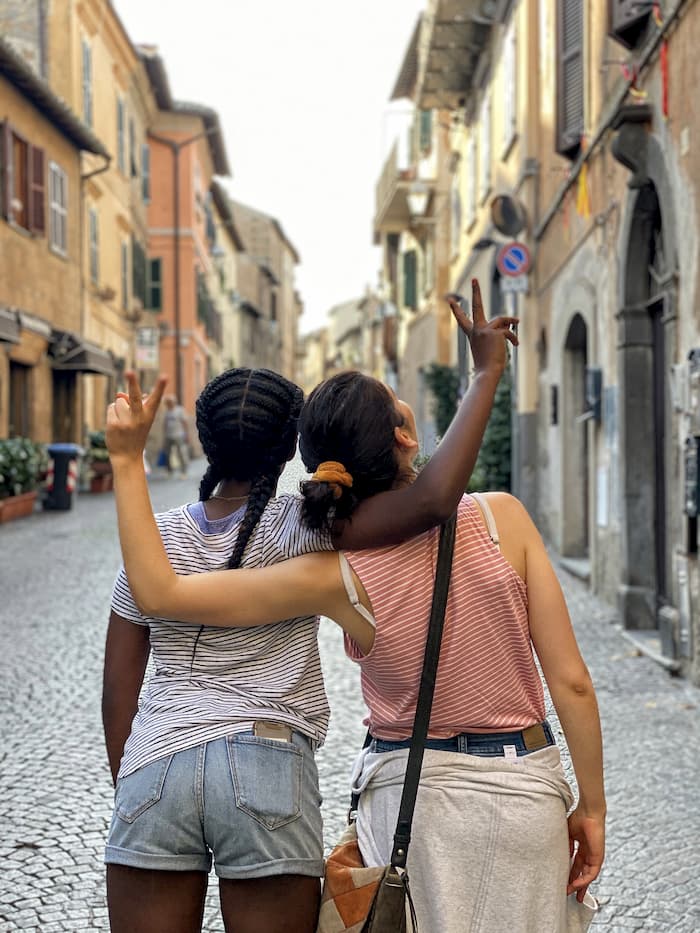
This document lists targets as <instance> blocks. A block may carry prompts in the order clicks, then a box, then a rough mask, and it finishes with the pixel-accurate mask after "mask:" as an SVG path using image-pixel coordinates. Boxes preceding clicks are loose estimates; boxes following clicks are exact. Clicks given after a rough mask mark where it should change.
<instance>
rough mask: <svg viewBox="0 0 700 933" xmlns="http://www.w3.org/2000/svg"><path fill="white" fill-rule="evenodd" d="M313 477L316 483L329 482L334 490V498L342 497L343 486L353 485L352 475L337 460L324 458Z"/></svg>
mask: <svg viewBox="0 0 700 933" xmlns="http://www.w3.org/2000/svg"><path fill="white" fill-rule="evenodd" d="M311 479H312V481H313V482H315V483H328V485H329V486H330V487H331V489H332V490H333V498H334V499H340V497H341V496H342V495H343V486H345V487H346V488H347V489H349V488H350V487H351V486H352V476H351V475H350V474H349V473H348V471H347V470H346V469H345V467H344V466H343V464H342V463H338V461H337V460H324V461H323V463H319V465H318V468H317V470H316V472H315V473H314V475H313V476H312V477H311Z"/></svg>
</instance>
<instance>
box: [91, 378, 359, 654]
mask: <svg viewBox="0 0 700 933" xmlns="http://www.w3.org/2000/svg"><path fill="white" fill-rule="evenodd" d="M127 382H128V386H129V394H128V397H127V396H124V395H120V396H119V397H118V398H117V401H116V402H115V403H114V404H113V405H110V407H109V410H108V413H107V429H106V437H107V447H108V449H109V452H110V459H111V462H112V470H113V472H114V492H115V500H116V504H117V521H118V526H119V539H120V542H121V548H122V556H123V558H124V568H125V570H126V575H127V578H128V580H129V588H130V590H131V593H132V595H133V597H134V600H135V601H136V604H137V605H138V607H139V609H140V610H141V611H142V612H143V613H144V615H146V616H151V617H156V618H165V619H171V620H174V621H182V622H197V623H199V624H201V625H214V626H225V627H233V626H251V625H263V624H271V623H274V622H279V621H280V620H281V619H290V618H295V617H297V616H308V615H316V614H319V613H322V614H324V615H328V616H329V617H330V618H333V619H335V620H336V621H337V622H338V623H339V624H340V625H342V626H343V628H344V629H345V630H346V631H347V632H348V633H349V634H351V635H352V637H353V638H355V639H359V642H360V644H361V646H363V647H364V648H365V649H366V648H367V646H371V640H372V637H373V636H372V632H371V630H368V623H367V622H366V621H365V620H363V619H362V617H361V616H360V615H359V613H356V612H355V611H354V610H353V609H352V607H351V606H350V603H349V602H348V600H347V597H346V596H345V588H344V586H343V582H342V578H341V574H340V567H339V563H338V555H337V554H333V553H328V552H326V553H318V554H307V555H305V556H303V557H297V558H295V559H294V560H290V561H284V562H283V563H280V564H276V565H275V566H273V567H265V568H261V569H256V570H221V571H217V572H214V573H195V574H189V575H183V576H180V575H178V574H176V573H175V571H174V570H173V568H172V566H171V564H170V561H169V560H168V555H167V553H166V551H165V548H164V547H163V540H162V538H161V536H160V532H159V531H158V526H157V525H156V522H155V518H154V517H153V511H152V508H151V500H150V496H149V492H148V483H147V481H146V474H145V471H144V467H143V448H144V445H145V442H146V438H147V436H148V432H149V429H150V427H151V425H152V423H153V418H154V417H155V412H156V410H157V408H158V405H159V403H160V400H161V398H162V395H163V390H164V388H165V380H164V379H162V378H161V379H159V380H158V383H157V385H156V388H155V389H154V391H153V393H152V394H151V395H150V396H149V397H148V398H147V399H145V400H144V399H143V398H142V396H141V390H140V388H139V386H138V383H137V381H136V378H135V376H134V374H133V373H128V374H127Z"/></svg>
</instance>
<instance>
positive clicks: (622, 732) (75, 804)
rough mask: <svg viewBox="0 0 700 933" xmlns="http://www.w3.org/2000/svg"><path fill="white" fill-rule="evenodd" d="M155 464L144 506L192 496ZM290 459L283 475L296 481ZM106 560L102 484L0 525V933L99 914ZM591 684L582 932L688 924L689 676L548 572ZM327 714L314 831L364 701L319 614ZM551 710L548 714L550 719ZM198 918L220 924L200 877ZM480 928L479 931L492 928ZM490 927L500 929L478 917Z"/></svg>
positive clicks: (339, 804)
mask: <svg viewBox="0 0 700 933" xmlns="http://www.w3.org/2000/svg"><path fill="white" fill-rule="evenodd" d="M197 466H198V465H197V464H195V465H193V466H192V467H191V473H192V475H193V478H192V479H190V480H171V481H161V480H159V479H158V478H154V481H153V483H152V490H153V500H154V504H155V507H156V508H158V509H162V508H166V507H170V506H172V505H174V504H176V503H178V502H181V501H184V500H185V499H186V498H188V497H192V496H194V495H195V494H196V481H195V478H194V477H195V474H196V468H197ZM295 470H297V471H298V467H295V466H294V465H293V466H292V468H291V469H290V470H288V471H287V473H286V474H285V477H284V478H283V482H284V484H285V486H286V488H293V486H294V485H295V483H296V481H297V479H298V476H297V475H296V474H295ZM118 565H119V552H118V544H117V534H116V526H115V518H114V509H113V501H112V496H111V495H110V494H104V495H99V496H90V495H84V496H80V497H78V499H77V501H76V504H75V508H74V509H73V510H72V511H70V512H62V513H37V514H36V515H35V516H33V517H32V518H29V519H25V520H23V521H19V522H15V523H12V524H8V525H3V526H2V527H0V634H1V636H2V646H3V649H2V652H1V653H0V737H1V738H2V744H1V746H0V827H2V829H1V830H0V931H2V933H5V931H15V930H27V931H38V933H55V931H70V933H80V931H86V930H90V931H92V930H95V931H102V930H107V929H108V922H107V909H106V905H105V896H104V878H103V866H102V847H103V842H104V837H105V832H106V829H107V825H108V821H109V818H110V810H111V801H112V787H111V781H110V777H109V772H108V768H107V761H106V755H105V752H104V746H103V741H102V730H101V721H100V692H101V668H102V654H103V647H104V636H105V631H106V621H107V614H108V609H109V594H110V590H111V585H112V582H113V578H114V575H115V573H116V570H117V567H118ZM561 578H562V582H563V584H564V588H565V590H566V594H567V598H568V600H569V606H570V609H571V613H572V617H573V619H574V623H575V626H576V631H577V634H578V637H579V641H580V644H581V647H582V651H583V653H584V656H585V657H586V660H587V662H588V664H589V666H590V669H591V673H592V675H593V678H594V681H595V683H596V686H597V690H598V697H599V701H600V706H601V712H602V717H603V727H604V735H605V744H606V784H607V792H608V805H609V824H608V825H609V836H608V855H607V862H606V865H605V868H604V871H603V873H602V876H601V879H600V880H599V882H598V884H597V886H596V891H595V893H596V894H597V896H598V897H599V899H600V901H601V903H602V909H601V911H600V914H599V917H598V918H597V921H596V924H595V929H600V928H605V929H606V931H610V933H630V931H636V930H648V931H659V933H661V931H678V933H698V931H700V882H699V881H698V875H699V874H700V872H698V855H697V840H698V838H699V836H700V807H699V806H698V785H699V780H698V773H699V772H700V734H699V732H700V729H699V710H700V691H698V690H696V689H694V688H693V687H691V686H690V685H688V684H687V683H686V682H685V681H683V680H680V679H674V678H672V677H670V676H669V675H668V674H667V673H666V672H665V671H663V670H662V669H661V668H659V667H657V666H656V665H655V664H654V663H653V662H652V661H650V660H648V659H647V658H645V657H641V656H639V655H638V654H637V653H636V652H635V651H634V649H633V648H632V647H631V646H630V645H629V643H628V642H626V641H625V640H624V639H623V638H622V636H621V635H620V633H619V630H618V629H617V628H616V626H615V624H614V623H615V617H614V613H613V612H612V610H611V609H610V608H609V607H607V606H605V605H603V604H601V603H599V602H597V601H596V600H595V599H593V598H592V597H591V596H590V594H589V593H588V592H587V590H586V588H585V587H584V586H583V584H581V583H579V582H578V581H577V580H575V579H573V578H571V577H569V576H568V575H567V574H565V573H564V572H562V574H561ZM321 638H322V651H323V658H324V669H325V673H326V679H327V685H328V691H329V695H330V700H331V706H332V708H333V721H332V724H331V731H330V735H329V738H328V741H327V743H326V745H325V747H324V749H322V750H321V752H320V753H319V759H318V760H319V770H320V773H321V782H322V790H323V793H324V797H325V801H326V802H325V804H324V814H325V827H326V838H327V841H328V842H329V844H330V843H332V842H333V840H334V839H335V838H337V836H338V835H339V834H340V831H341V829H342V826H343V822H344V816H345V812H346V807H347V775H348V774H349V770H350V766H351V762H352V760H353V758H354V755H355V752H356V750H357V748H358V747H359V745H360V743H361V740H362V736H363V728H362V725H361V718H362V714H363V704H362V702H361V700H360V698H359V688H358V676H357V671H356V669H355V667H354V666H353V665H351V664H350V663H349V662H347V661H346V660H345V658H344V656H343V654H342V644H341V637H340V632H339V630H338V629H337V628H336V627H335V626H334V625H332V624H331V623H328V622H326V623H324V625H322V627H321ZM550 718H553V717H550ZM204 930H205V931H206V933H221V931H222V930H223V925H222V923H221V920H220V918H219V914H218V900H217V891H216V879H215V876H214V875H212V878H211V885H210V891H209V896H208V899H207V909H206V915H205V923H204ZM490 933H491V931H490ZM492 933H502V931H492Z"/></svg>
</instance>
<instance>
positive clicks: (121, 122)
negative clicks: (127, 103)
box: [117, 97, 126, 172]
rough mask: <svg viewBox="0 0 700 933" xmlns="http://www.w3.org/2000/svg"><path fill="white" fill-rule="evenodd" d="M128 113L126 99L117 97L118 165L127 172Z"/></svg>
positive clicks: (120, 169)
mask: <svg viewBox="0 0 700 933" xmlns="http://www.w3.org/2000/svg"><path fill="white" fill-rule="evenodd" d="M125 137H126V113H125V110H124V101H123V100H122V98H121V97H118V98H117V167H118V168H119V171H120V172H126V138H125Z"/></svg>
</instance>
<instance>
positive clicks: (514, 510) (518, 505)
mask: <svg viewBox="0 0 700 933" xmlns="http://www.w3.org/2000/svg"><path fill="white" fill-rule="evenodd" d="M483 496H484V498H485V499H486V501H487V502H488V504H489V505H490V506H491V511H492V512H493V514H494V518H495V519H496V523H497V524H499V525H500V524H501V520H502V521H503V522H507V523H508V525H509V526H510V527H513V528H514V529H517V530H520V531H523V532H524V531H525V530H526V529H528V528H531V527H534V526H533V522H532V519H531V518H530V515H529V513H528V511H527V509H526V508H525V506H524V505H523V504H522V502H521V501H520V499H516V497H515V496H513V495H511V494H510V493H509V492H485V493H483Z"/></svg>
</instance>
